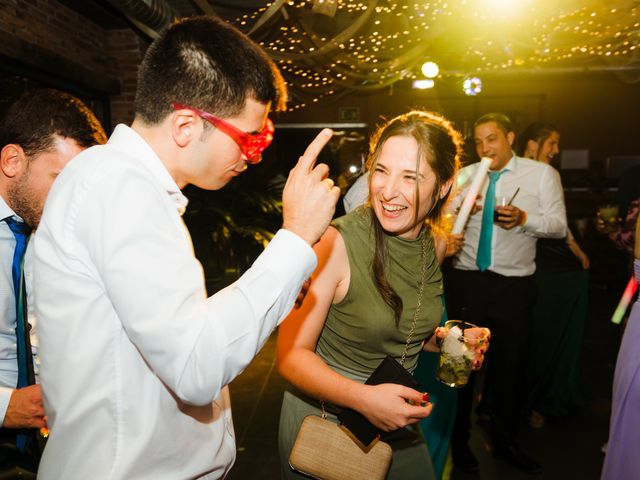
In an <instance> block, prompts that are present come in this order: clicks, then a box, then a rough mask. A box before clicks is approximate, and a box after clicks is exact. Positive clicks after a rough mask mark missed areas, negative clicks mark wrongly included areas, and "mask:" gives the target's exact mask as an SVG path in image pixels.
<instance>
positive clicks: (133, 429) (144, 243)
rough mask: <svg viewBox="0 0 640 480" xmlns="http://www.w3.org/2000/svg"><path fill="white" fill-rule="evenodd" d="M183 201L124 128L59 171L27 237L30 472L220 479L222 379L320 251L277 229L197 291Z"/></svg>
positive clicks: (286, 303) (264, 331)
mask: <svg viewBox="0 0 640 480" xmlns="http://www.w3.org/2000/svg"><path fill="white" fill-rule="evenodd" d="M186 203H187V201H186V198H185V197H184V196H183V195H182V194H181V193H180V190H179V188H178V186H177V185H176V184H175V182H174V181H173V179H172V178H171V176H170V174H169V173H168V171H167V170H166V169H165V167H164V166H163V164H162V163H161V161H160V159H159V158H158V157H157V155H156V154H155V153H154V152H153V151H152V150H151V148H150V147H149V146H148V144H147V143H146V142H145V141H144V140H143V139H142V137H140V136H139V135H138V134H137V133H136V132H134V131H133V130H131V129H130V128H128V127H126V126H124V125H119V126H118V127H117V128H116V130H115V131H114V133H113V135H112V136H111V139H110V140H109V143H108V144H107V145H104V146H98V147H94V148H91V149H89V150H87V151H85V152H83V153H81V154H80V155H78V156H77V157H76V158H74V159H73V160H72V161H71V162H70V163H69V164H68V165H67V167H66V168H65V169H64V171H63V172H62V174H61V175H60V176H59V177H58V179H57V180H56V182H55V184H54V186H53V188H52V190H51V192H50V194H49V197H48V199H47V204H46V207H45V212H44V215H43V218H42V222H41V224H40V226H39V228H38V232H37V234H36V238H35V264H34V268H35V288H36V291H39V292H40V293H39V294H38V296H37V298H36V304H35V306H36V312H37V313H38V315H39V319H40V331H39V337H40V345H41V351H40V353H41V362H42V366H41V381H42V388H43V394H44V403H45V410H46V413H47V415H48V419H49V425H50V429H51V434H50V437H49V441H48V443H47V447H46V449H45V452H44V456H43V458H42V462H41V463H40V470H39V478H42V479H45V480H46V479H56V480H58V479H65V480H70V479H87V478H91V479H102V478H104V479H107V478H108V479H127V480H130V479H142V478H144V479H171V480H177V479H191V478H200V477H203V478H220V477H223V476H224V475H225V473H226V472H227V471H228V469H229V468H230V467H231V465H232V463H233V461H234V458H235V442H234V432H233V424H232V421H231V409H230V404H229V393H228V389H227V387H226V385H227V384H228V383H229V382H230V381H231V380H233V378H234V377H235V376H236V375H238V374H239V373H240V372H242V370H243V369H244V368H245V367H246V366H247V365H248V364H249V362H250V361H251V359H252V358H253V356H254V355H255V354H256V353H257V352H258V350H259V349H260V348H261V347H262V345H263V344H264V342H265V341H266V339H267V338H268V336H269V334H270V333H271V331H272V330H273V329H274V328H275V327H276V325H277V324H278V322H279V321H280V320H281V319H283V318H284V316H285V315H286V314H287V313H288V312H289V311H290V309H291V308H292V306H293V303H294V301H295V298H296V296H297V294H298V292H299V290H300V288H301V285H302V283H303V281H304V280H305V279H306V278H307V277H309V276H310V274H311V273H312V271H313V270H314V268H315V266H316V257H315V255H314V253H313V250H312V249H311V248H310V247H309V245H308V244H306V243H305V242H304V241H303V240H302V239H300V238H299V237H297V236H296V235H294V234H293V233H291V232H288V231H286V230H281V231H279V232H278V233H277V234H276V236H275V237H274V239H273V240H272V241H271V243H270V244H269V246H268V247H267V248H266V250H265V251H264V252H263V253H262V255H260V257H259V258H258V259H257V260H256V262H255V263H254V265H253V266H252V267H251V269H249V270H248V271H247V272H246V273H245V274H244V275H243V276H242V278H241V279H240V280H238V281H237V282H236V283H234V284H233V285H231V286H229V287H228V288H226V289H224V290H223V291H221V292H219V293H218V294H216V295H214V296H213V297H211V298H209V299H207V298H206V293H205V287H204V279H203V274H202V268H201V266H200V264H199V263H198V261H197V260H196V259H195V258H194V256H193V250H192V244H191V240H190V238H189V235H188V233H187V230H186V228H185V226H184V223H183V222H182V219H181V218H180V214H179V212H182V211H184V208H185V207H186Z"/></svg>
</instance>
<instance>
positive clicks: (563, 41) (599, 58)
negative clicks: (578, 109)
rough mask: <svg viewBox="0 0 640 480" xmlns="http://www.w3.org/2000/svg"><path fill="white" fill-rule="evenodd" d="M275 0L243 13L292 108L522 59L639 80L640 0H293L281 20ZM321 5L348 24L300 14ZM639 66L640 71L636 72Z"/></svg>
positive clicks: (475, 73)
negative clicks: (273, 12) (271, 15)
mask: <svg viewBox="0 0 640 480" xmlns="http://www.w3.org/2000/svg"><path fill="white" fill-rule="evenodd" d="M270 1H271V3H266V6H264V7H261V8H258V9H256V10H254V11H253V12H250V13H246V14H244V15H241V16H238V18H237V19H236V23H237V24H238V25H241V26H242V27H243V30H249V29H251V28H252V26H253V27H255V26H256V25H258V28H257V30H260V32H259V33H258V34H257V35H256V36H257V37H264V40H263V41H262V45H263V46H264V47H265V49H266V50H267V51H268V52H269V54H270V55H271V56H272V58H273V59H274V60H275V61H276V62H277V63H278V66H279V67H280V69H281V71H282V73H283V75H284V76H285V79H286V81H287V83H288V84H289V86H290V89H291V91H292V92H295V95H291V98H292V100H291V102H290V104H289V108H291V109H292V110H298V109H303V108H306V107H308V106H310V105H318V104H320V103H323V102H324V101H328V100H329V99H330V97H331V96H332V95H335V94H344V93H345V92H363V93H366V92H375V91H380V90H383V89H385V88H389V87H390V86H392V85H393V84H394V83H396V82H399V81H414V80H417V79H419V78H421V79H423V81H420V82H417V84H416V85H415V88H433V87H434V83H432V82H431V81H427V80H426V79H433V78H436V77H437V78H438V79H442V80H443V81H444V82H455V83H456V84H458V85H460V84H461V83H462V80H463V79H465V78H467V77H481V76H484V75H485V74H496V73H502V72H504V73H507V72H509V71H513V70H514V69H518V68H521V69H532V70H537V71H542V70H544V69H545V68H549V69H551V71H553V69H562V68H565V67H566V68H568V69H572V68H582V67H584V68H588V69H590V68H594V71H597V70H598V69H600V68H603V67H604V68H613V70H615V71H617V70H616V69H617V68H620V69H621V70H622V69H624V72H622V73H624V78H625V80H624V81H629V82H630V81H637V82H640V70H638V69H636V66H637V65H640V56H638V51H640V4H638V5H637V6H636V5H632V4H637V2H638V1H640V0H625V1H624V2H622V0H620V1H619V2H613V1H611V2H605V1H603V0H584V1H583V2H577V1H571V2H557V1H556V2H553V1H552V0H545V1H543V0H455V1H452V0H420V1H419V2H377V1H375V2H374V1H373V0H300V1H298V2H296V1H295V0H286V1H285V2H284V4H283V6H282V7H283V8H282V15H278V16H277V17H278V18H280V20H278V23H277V26H276V27H275V28H270V27H269V25H271V24H272V23H273V22H268V24H267V26H265V22H262V23H261V22H260V19H261V16H262V15H263V14H266V11H267V8H269V9H272V7H271V5H275V4H277V3H281V2H273V0H270ZM623 4H624V7H623ZM627 4H629V5H627ZM285 5H286V12H285V10H284V6H285ZM374 5H375V6H374ZM325 9H326V10H325ZM312 12H313V13H315V14H319V13H324V14H325V15H329V16H334V15H335V18H336V23H341V24H344V25H345V26H346V28H343V27H340V28H338V29H337V30H336V31H335V33H334V32H333V31H331V33H329V30H327V28H326V20H327V19H325V21H322V18H320V19H319V21H318V22H315V21H314V22H311V23H309V22H306V20H305V21H303V22H301V21H300V20H301V19H306V18H307V16H308V14H310V13H312ZM318 17H319V15H315V16H314V19H316V18H318ZM347 20H348V21H347ZM345 21H346V23H345ZM316 23H317V25H316ZM353 26H357V28H352V27H353ZM436 26H437V27H438V28H434V27H436ZM443 30H445V31H451V32H452V34H451V36H450V38H448V39H447V40H448V41H447V45H448V47H447V48H445V49H441V48H440V46H439V43H438V35H440V34H439V32H440V31H443ZM425 57H426V58H437V59H438V61H439V62H440V64H441V65H442V67H441V68H439V69H438V70H439V71H437V70H436V71H437V73H433V72H432V70H431V69H432V68H434V67H436V68H437V65H435V63H434V62H427V65H429V67H427V66H426V65H425V67H424V68H425V70H426V71H424V75H423V74H422V73H421V72H420V70H419V69H420V67H422V64H423V62H424V60H425ZM627 68H629V70H627ZM631 70H633V72H638V73H634V74H633V77H632V78H629V75H631V73H630V71H631ZM523 71H524V70H523ZM472 80H473V79H470V80H469V88H468V89H465V93H466V94H468V95H477V94H478V93H480V91H481V89H482V83H481V81H480V80H479V79H477V81H476V82H474V81H472ZM459 82H460V83H459Z"/></svg>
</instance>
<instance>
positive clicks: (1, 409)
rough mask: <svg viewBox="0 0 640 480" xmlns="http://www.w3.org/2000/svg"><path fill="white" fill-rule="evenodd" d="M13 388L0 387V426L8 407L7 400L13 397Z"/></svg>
mask: <svg viewBox="0 0 640 480" xmlns="http://www.w3.org/2000/svg"><path fill="white" fill-rule="evenodd" d="M13 390H14V389H13V388H9V387H0V425H2V424H3V423H4V417H5V415H6V414H7V407H8V406H9V400H10V399H11V395H13Z"/></svg>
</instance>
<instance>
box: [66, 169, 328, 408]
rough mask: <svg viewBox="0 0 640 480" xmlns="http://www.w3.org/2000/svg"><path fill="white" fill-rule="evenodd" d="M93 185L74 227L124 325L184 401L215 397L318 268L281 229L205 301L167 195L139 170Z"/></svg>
mask: <svg viewBox="0 0 640 480" xmlns="http://www.w3.org/2000/svg"><path fill="white" fill-rule="evenodd" d="M96 189H97V190H98V191H97V192H95V194H93V195H89V196H88V197H87V199H86V201H85V203H84V204H83V206H82V207H81V208H80V210H79V212H78V216H77V219H76V220H75V231H76V236H77V241H78V242H79V243H80V244H81V246H82V248H84V249H86V250H87V252H88V256H89V258H90V259H91V264H92V265H93V266H95V269H96V270H97V272H96V273H97V277H98V278H99V279H100V281H101V282H102V283H103V285H104V289H105V292H106V294H107V296H108V298H109V299H110V301H111V303H112V305H113V308H114V310H115V312H116V314H117V317H118V319H119V321H120V322H121V324H122V328H123V329H124V331H125V333H126V335H127V336H128V337H129V339H130V341H131V342H132V343H133V344H134V345H135V346H136V348H137V349H138V350H139V352H140V354H141V355H142V356H143V357H144V359H145V361H146V362H147V363H148V365H149V367H150V368H151V369H152V370H153V371H154V373H155V374H156V375H157V376H158V377H159V378H160V379H161V380H162V381H163V382H164V383H165V384H166V385H167V386H168V387H169V388H170V389H171V390H172V391H173V392H174V393H175V394H176V395H177V396H178V397H179V398H180V399H182V400H183V401H185V402H187V403H191V404H196V405H201V404H207V403H210V402H211V401H213V399H215V398H216V397H217V396H218V394H219V393H220V390H221V389H222V388H223V387H224V386H225V385H227V384H228V383H229V382H230V381H231V380H232V379H233V378H234V377H235V376H236V375H238V374H239V373H240V372H242V370H243V369H244V368H245V367H246V366H247V365H248V364H249V362H250V361H251V360H252V359H253V356H254V355H255V354H256V352H258V350H259V349H260V348H261V347H262V345H263V344H264V342H265V341H266V339H267V338H268V336H269V334H270V333H271V332H272V330H273V329H274V328H275V327H276V326H277V324H278V322H279V321H281V320H282V319H283V318H284V316H285V315H286V314H287V313H288V312H289V311H290V310H291V308H292V307H293V303H294V301H295V298H296V296H297V294H298V292H299V290H300V287H301V285H302V283H303V281H304V280H305V279H306V278H307V277H308V276H309V275H310V274H311V273H312V271H313V270H314V268H315V266H316V257H315V254H314V253H313V250H312V249H311V248H310V247H309V245H308V244H307V243H306V242H304V241H303V240H302V239H300V238H298V237H297V236H296V235H294V234H293V233H291V232H287V231H280V232H279V233H278V234H277V235H276V236H275V238H274V239H273V240H272V242H271V243H270V244H269V246H268V247H267V249H266V250H265V251H264V252H263V253H262V255H260V257H259V258H258V259H257V260H256V262H255V263H254V265H253V266H252V267H251V268H250V269H249V270H248V271H247V272H246V273H245V274H244V275H243V276H242V278H240V279H239V280H238V281H237V282H236V283H234V284H233V285H231V286H229V287H227V288H226V289H224V290H223V291H221V292H219V293H218V294H216V295H214V296H213V297H211V298H209V299H207V298H206V293H205V291H204V281H203V273H202V268H201V266H200V264H199V263H198V261H197V260H196V259H195V257H194V256H193V252H192V246H191V242H190V240H189V238H188V234H187V233H186V228H185V227H184V224H183V223H182V221H181V220H180V219H179V217H178V215H177V213H176V211H175V208H174V207H173V206H172V205H171V204H170V202H168V200H167V197H166V193H165V192H159V191H158V189H157V187H156V186H155V185H153V184H152V183H151V182H150V181H149V180H148V179H147V178H145V177H144V175H140V174H139V173H136V174H132V175H130V176H129V177H127V179H126V180H124V181H123V180H122V178H120V177H117V176H115V177H109V178H106V179H105V181H103V182H100V183H99V184H98V185H97V186H96ZM92 268H93V267H92Z"/></svg>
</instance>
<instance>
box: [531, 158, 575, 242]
mask: <svg viewBox="0 0 640 480" xmlns="http://www.w3.org/2000/svg"><path fill="white" fill-rule="evenodd" d="M538 191H539V195H538V211H537V212H535V211H527V220H526V222H525V224H524V226H523V230H524V232H525V233H526V234H529V235H532V236H535V237H548V238H563V237H564V236H565V234H566V232H567V212H566V209H565V206H564V193H563V191H562V183H561V181H560V175H559V174H558V172H557V171H556V170H555V169H554V168H551V167H548V166H545V168H544V171H543V173H542V175H540V183H539V185H538Z"/></svg>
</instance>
